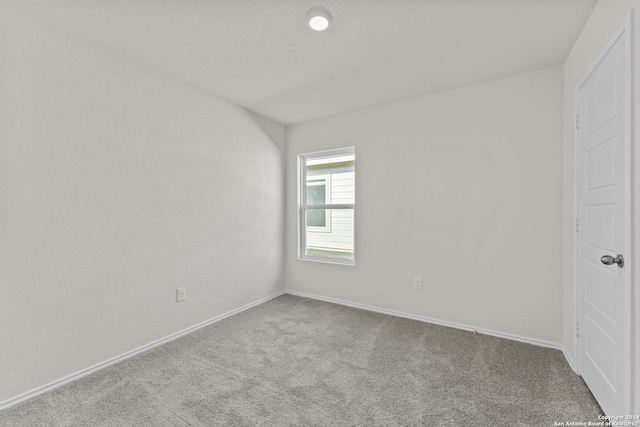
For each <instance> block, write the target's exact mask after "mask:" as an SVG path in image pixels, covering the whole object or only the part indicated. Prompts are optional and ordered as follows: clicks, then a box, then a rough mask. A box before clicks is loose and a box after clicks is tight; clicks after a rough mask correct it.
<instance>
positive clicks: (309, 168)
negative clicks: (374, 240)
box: [299, 148, 356, 265]
mask: <svg viewBox="0 0 640 427" xmlns="http://www.w3.org/2000/svg"><path fill="white" fill-rule="evenodd" d="M355 164H356V159H355V151H354V149H353V148H342V149H338V150H330V151H323V152H317V153H309V154H303V155H301V156H300V182H301V183H304V185H300V190H301V194H300V199H299V200H300V243H301V246H300V258H302V259H308V260H316V261H329V262H337V263H341V264H352V265H353V264H354V261H355V256H354V253H355V247H354V228H355V227H354V211H355Z"/></svg>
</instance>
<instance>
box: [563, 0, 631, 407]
mask: <svg viewBox="0 0 640 427" xmlns="http://www.w3.org/2000/svg"><path fill="white" fill-rule="evenodd" d="M634 8H635V9H636V18H635V19H636V22H637V19H638V12H639V11H640V0H600V1H599V2H598V4H597V5H596V7H595V9H594V10H593V13H592V14H591V16H590V18H589V20H588V21H587V23H586V24H585V26H584V29H583V30H582V33H581V34H580V37H578V40H576V43H575V45H574V47H573V49H572V50H571V53H570V54H569V56H568V57H567V60H566V62H565V64H564V137H563V192H564V195H565V196H564V198H563V260H564V262H563V275H562V277H563V280H562V282H563V295H564V304H563V313H564V316H563V324H564V334H563V335H564V339H563V340H564V345H565V346H566V348H567V350H568V351H569V354H571V355H572V356H573V357H574V359H575V358H576V357H577V353H576V352H577V349H576V348H575V318H574V316H575V314H574V292H575V290H574V258H573V253H574V230H575V207H574V198H573V194H574V185H575V184H574V181H575V180H574V174H575V167H574V161H575V153H574V138H575V137H574V129H575V122H574V120H575V114H576V113H575V111H576V110H575V89H576V84H577V83H578V82H579V81H580V79H582V78H583V77H584V75H585V73H586V72H587V69H588V68H589V66H590V65H591V63H592V62H593V61H595V59H596V58H597V57H598V55H599V54H600V52H601V51H602V49H604V47H605V45H606V44H607V43H609V41H610V40H611V37H612V36H613V34H614V32H615V31H616V30H617V29H618V28H619V27H620V25H622V21H623V20H624V19H625V17H626V16H627V14H629V11H630V10H632V9H634ZM636 28H637V24H636ZM633 43H634V44H635V49H634V57H635V63H634V65H633V69H634V72H635V77H634V78H635V93H634V99H635V105H634V110H635V123H634V128H635V129H636V130H635V135H636V142H635V148H632V152H633V153H635V158H634V159H633V160H632V163H633V165H632V169H633V170H634V172H635V173H634V174H632V176H635V182H634V187H635V200H634V202H635V207H634V211H635V220H634V222H635V224H636V227H635V233H636V234H635V238H634V241H633V242H632V245H633V246H635V248H636V254H635V259H634V260H632V262H630V263H629V265H631V266H632V268H634V269H635V268H637V265H638V262H637V260H638V248H640V227H638V224H640V174H638V173H637V171H638V167H639V166H640V150H638V148H637V147H638V143H637V135H638V129H640V115H639V114H638V112H639V111H640V37H639V36H638V32H637V30H636V33H635V39H634V40H633ZM637 277H638V275H637V273H635V281H634V282H635V296H636V302H635V312H636V315H635V319H636V320H635V322H636V325H635V332H636V337H635V344H636V349H635V354H636V360H635V363H633V366H635V367H636V369H635V370H636V372H635V390H636V392H635V409H634V410H635V413H636V414H637V413H640V368H639V367H640V316H639V315H638V314H639V313H640V292H638V290H637V289H638V285H637V283H638V281H637Z"/></svg>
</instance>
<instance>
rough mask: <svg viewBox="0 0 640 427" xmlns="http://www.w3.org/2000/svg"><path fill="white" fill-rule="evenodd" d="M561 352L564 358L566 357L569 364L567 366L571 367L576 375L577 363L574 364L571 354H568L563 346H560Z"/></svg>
mask: <svg viewBox="0 0 640 427" xmlns="http://www.w3.org/2000/svg"><path fill="white" fill-rule="evenodd" d="M562 354H563V355H564V358H565V359H567V363H568V364H569V367H570V368H571V370H572V371H573V372H574V373H575V374H576V375H578V365H576V363H575V361H574V359H573V357H572V356H571V354H569V352H568V351H567V349H566V348H565V346H562Z"/></svg>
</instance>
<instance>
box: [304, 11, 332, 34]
mask: <svg viewBox="0 0 640 427" xmlns="http://www.w3.org/2000/svg"><path fill="white" fill-rule="evenodd" d="M332 20H333V17H332V16H331V14H330V13H329V12H327V11H326V10H324V9H317V8H316V9H311V10H310V11H309V12H307V22H308V23H309V27H311V29H312V30H315V31H324V30H326V29H327V28H329V25H331V21H332Z"/></svg>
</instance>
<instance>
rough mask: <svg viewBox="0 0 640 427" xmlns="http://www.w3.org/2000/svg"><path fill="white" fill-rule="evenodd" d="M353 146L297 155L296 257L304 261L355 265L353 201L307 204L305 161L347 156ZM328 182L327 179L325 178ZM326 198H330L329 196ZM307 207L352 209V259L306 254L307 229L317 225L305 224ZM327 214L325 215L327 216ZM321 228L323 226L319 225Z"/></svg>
mask: <svg viewBox="0 0 640 427" xmlns="http://www.w3.org/2000/svg"><path fill="white" fill-rule="evenodd" d="M355 153H356V151H355V147H346V148H338V149H333V150H326V151H316V152H314V153H306V154H300V155H299V156H298V243H299V245H298V259H300V260H305V261H317V262H325V263H330V264H344V265H351V266H354V265H355V252H356V248H355V209H356V205H355V203H348V204H333V203H325V204H323V205H310V204H307V161H309V160H313V159H320V158H324V157H338V156H348V155H355ZM310 176H312V175H310ZM327 182H329V179H327ZM327 200H330V199H329V198H328V199H327ZM308 209H331V210H335V209H353V212H354V219H353V221H354V241H353V246H354V247H353V259H352V260H349V259H339V258H326V257H317V256H310V255H307V254H306V248H307V242H306V239H307V229H309V231H315V230H313V228H318V227H309V228H308V227H307V226H306V211H307V210H308ZM328 216H329V215H327V217H328ZM320 228H323V227H320Z"/></svg>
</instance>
